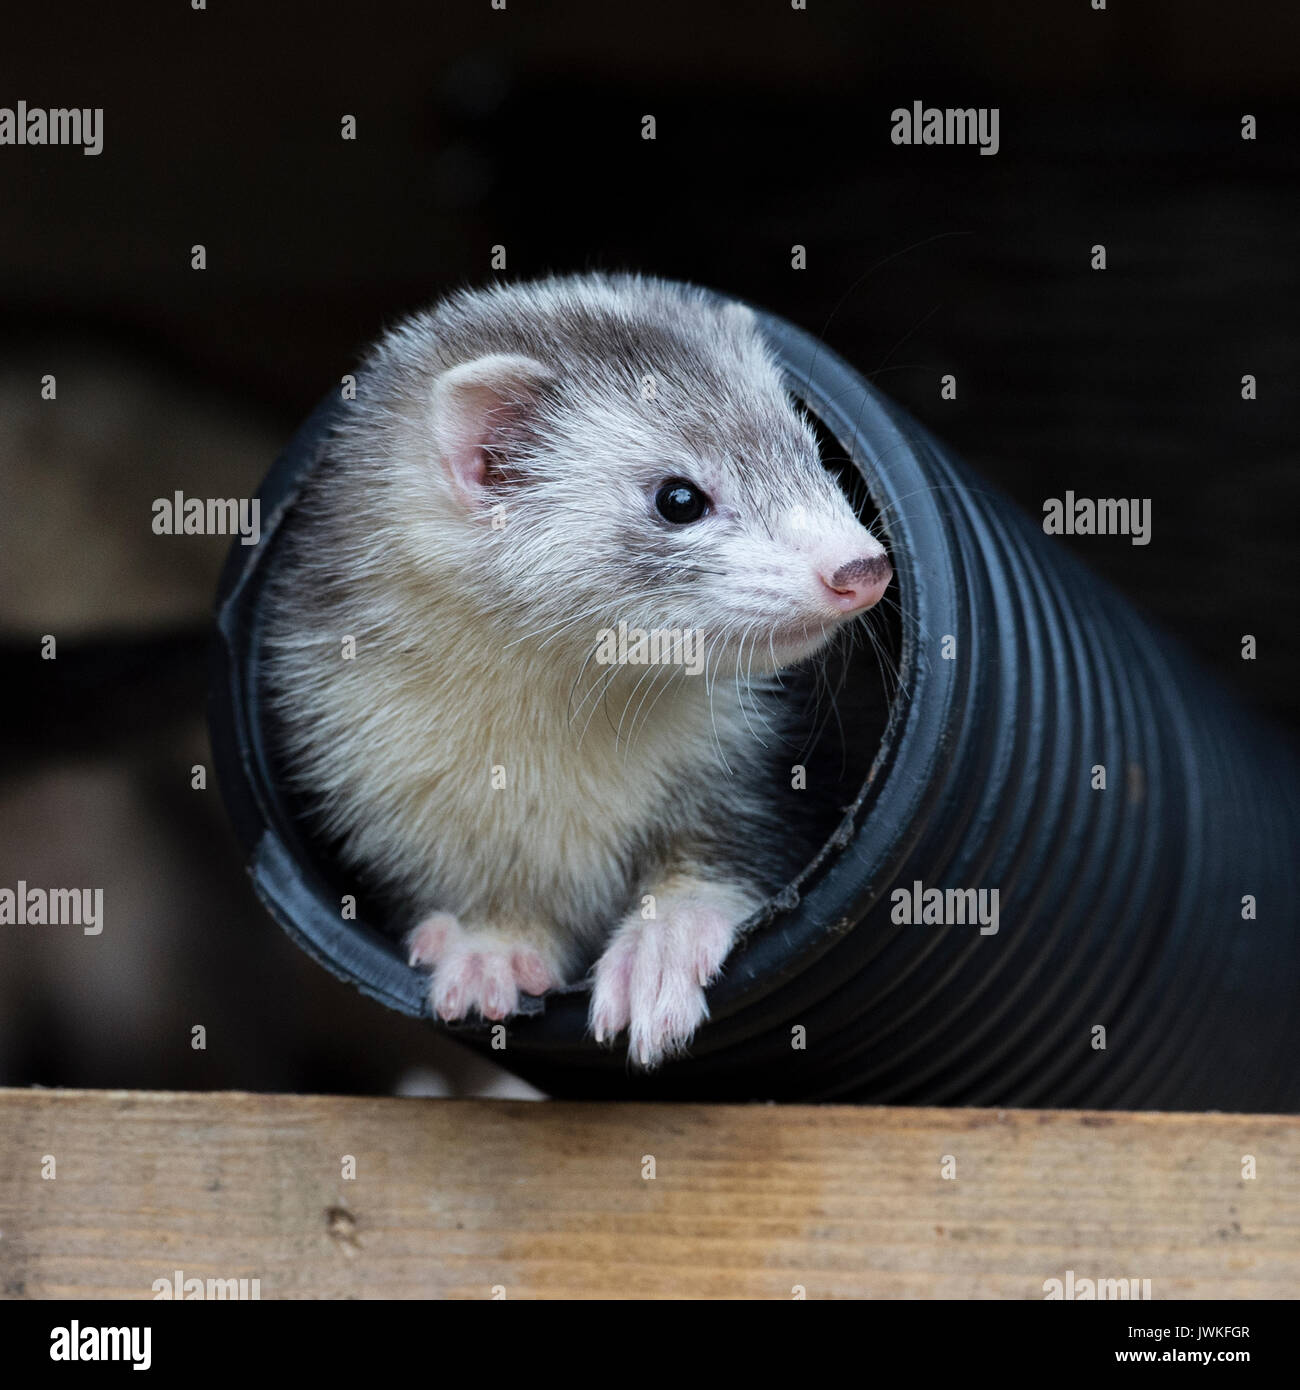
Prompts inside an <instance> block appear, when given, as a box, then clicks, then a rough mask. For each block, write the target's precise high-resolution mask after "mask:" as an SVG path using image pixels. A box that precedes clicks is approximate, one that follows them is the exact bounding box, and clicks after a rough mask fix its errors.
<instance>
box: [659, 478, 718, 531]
mask: <svg viewBox="0 0 1300 1390" xmlns="http://www.w3.org/2000/svg"><path fill="white" fill-rule="evenodd" d="M655 506H656V507H657V508H658V510H659V515H660V516H661V517H663V519H664V520H665V521H671V522H672V523H673V525H674V526H685V525H687V524H688V523H689V522H692V521H698V520H699V519H700V518H701V517H702V516H703V515H704V513H705V512H707V511H708V510H709V499H708V498H707V497H706V496H705V495H704V493H702V492H701V491H700V490H699V488H697V487H696V486H695V484H694V483H688V482H687V481H686V479H685V478H669V479H668V481H667V482H666V483H664V484H663V486H662V487H661V488H660V489H659V491H658V492H656V493H655Z"/></svg>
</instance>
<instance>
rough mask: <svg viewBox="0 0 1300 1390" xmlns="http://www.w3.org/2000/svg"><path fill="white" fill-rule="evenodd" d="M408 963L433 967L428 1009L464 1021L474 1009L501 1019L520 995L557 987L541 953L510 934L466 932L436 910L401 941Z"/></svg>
mask: <svg viewBox="0 0 1300 1390" xmlns="http://www.w3.org/2000/svg"><path fill="white" fill-rule="evenodd" d="M406 946H407V951H408V957H409V960H410V963H411V964H412V965H424V966H432V968H433V1011H434V1013H436V1014H437V1015H438V1017H439V1018H445V1019H447V1020H449V1021H450V1020H453V1019H458V1018H464V1017H465V1016H466V1015H467V1014H469V1013H471V1012H473V1011H474V1010H477V1011H478V1012H479V1014H480V1015H481V1016H482V1017H483V1018H490V1019H500V1018H505V1017H507V1015H509V1014H512V1013H514V1011H515V1010H516V1009H517V1008H518V1007H519V994H520V991H522V992H523V993H524V994H545V993H546V991H547V990H548V989H553V988H554V987H555V986H556V985H557V984H559V978H558V974H557V970H556V968H555V965H554V963H553V962H551V961H548V960H547V959H546V957H545V955H544V954H543V952H542V951H541V950H539V949H537V948H536V947H535V946H533V945H531V944H529V943H528V942H526V941H524V940H521V939H520V938H519V937H517V936H514V935H512V934H511V933H509V932H506V931H503V930H500V929H493V928H483V929H481V930H476V931H466V930H465V928H464V927H462V926H461V924H460V922H459V921H457V919H456V918H455V917H453V916H452V915H451V913H449V912H435V913H434V914H433V916H432V917H426V918H425V920H424V921H423V922H421V923H420V925H419V926H418V927H416V928H415V930H414V931H412V932H411V934H410V935H409V936H408V937H407V939H406Z"/></svg>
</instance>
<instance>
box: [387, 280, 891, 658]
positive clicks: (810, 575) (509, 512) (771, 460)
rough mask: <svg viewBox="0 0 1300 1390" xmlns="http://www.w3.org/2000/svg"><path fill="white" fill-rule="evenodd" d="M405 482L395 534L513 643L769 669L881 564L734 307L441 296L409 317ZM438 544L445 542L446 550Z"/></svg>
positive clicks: (498, 294)
mask: <svg viewBox="0 0 1300 1390" xmlns="http://www.w3.org/2000/svg"><path fill="white" fill-rule="evenodd" d="M402 334H405V335H406V338H405V345H406V347H407V348H408V349H409V348H411V347H412V346H414V345H416V344H417V343H419V342H424V343H428V344H435V345H436V364H435V365H434V367H433V369H432V371H430V370H429V369H428V366H427V364H426V368H425V370H424V371H423V372H421V373H416V374H415V376H414V377H413V378H411V379H410V380H409V381H408V387H407V389H408V391H409V392H411V393H413V394H414V397H415V399H416V400H418V401H420V402H422V411H423V414H422V423H421V435H420V436H419V437H417V439H416V440H414V441H413V447H412V448H409V449H407V450H404V453H406V455H407V457H408V458H409V459H412V460H413V463H414V466H415V468H416V470H417V472H418V473H419V475H420V476H421V477H422V479H423V482H422V484H421V486H422V487H423V488H425V490H426V491H425V493H424V495H421V496H418V497H417V498H416V504H415V505H414V506H411V507H409V508H408V509H407V515H406V530H405V540H406V542H407V543H408V544H409V545H410V546H412V547H414V549H415V551H416V552H419V551H420V549H421V548H422V547H427V548H428V549H429V550H430V553H433V552H435V551H436V553H437V555H438V557H439V559H440V561H442V562H444V563H445V561H446V560H447V559H448V558H450V559H451V560H452V561H453V563H454V564H455V565H456V567H457V569H458V571H459V573H460V574H462V575H463V582H464V584H465V585H466V586H467V587H468V586H473V589H474V592H475V594H476V595H477V596H478V597H479V598H481V599H485V600H487V601H488V602H490V604H491V605H492V607H493V609H494V611H495V612H497V613H499V614H501V615H510V621H511V625H512V626H513V627H515V628H516V629H517V630H518V632H519V633H521V634H523V633H527V634H529V640H535V641H536V642H537V643H539V644H540V643H543V642H548V643H550V644H552V646H553V647H554V645H555V644H557V643H559V644H562V645H563V649H565V650H570V649H571V650H572V652H573V653H574V655H575V656H576V655H578V654H581V653H586V652H590V651H591V650H592V648H593V646H594V645H595V644H596V643H597V642H598V640H599V635H600V634H601V633H602V632H604V631H608V630H609V629H611V628H614V627H616V626H617V625H618V624H619V623H626V624H627V626H628V629H629V630H643V631H645V632H648V633H653V632H656V631H658V632H672V631H690V632H696V633H702V634H703V643H704V648H705V650H706V652H707V654H708V661H709V669H710V670H714V671H716V670H724V671H725V670H736V669H740V670H742V671H744V672H745V673H747V674H755V675H757V674H760V673H764V672H770V671H773V670H776V669H778V668H780V667H783V666H788V665H790V664H792V663H794V662H797V661H799V660H800V659H802V658H803V657H805V656H808V655H809V654H811V653H812V652H814V651H815V650H817V648H818V647H820V646H821V645H822V644H823V643H824V642H825V641H826V640H827V639H828V638H829V637H830V635H831V634H832V633H833V632H834V631H835V630H836V629H837V628H839V627H840V626H841V625H842V624H844V623H846V622H848V621H849V620H851V619H852V618H854V617H855V616H856V615H858V614H861V613H863V612H865V611H866V610H867V609H869V608H871V607H872V606H873V605H875V604H876V603H878V602H879V601H880V599H881V597H882V596H883V595H884V593H885V589H886V587H887V586H888V584H889V580H890V577H891V574H892V570H891V568H890V565H889V561H888V559H887V558H886V555H885V549H884V547H883V546H882V545H881V543H880V541H879V540H878V539H877V538H876V537H875V536H873V535H872V534H871V532H870V531H868V530H867V529H866V528H865V527H864V526H863V525H862V524H861V523H860V522H859V520H858V519H857V517H856V516H855V514H854V512H853V509H852V508H851V507H850V505H849V503H848V501H847V500H846V498H845V497H844V495H843V493H842V492H841V491H840V488H839V486H838V485H837V483H836V482H835V480H834V479H833V478H832V477H831V475H830V474H829V473H828V472H827V471H826V469H825V468H824V467H823V465H822V462H821V458H820V454H819V449H818V445H817V440H816V437H815V435H814V433H813V430H812V428H811V426H810V425H809V423H808V422H807V420H806V419H805V418H803V416H801V414H800V413H799V412H798V411H797V410H796V408H795V407H794V405H793V403H792V401H791V399H790V397H789V395H788V393H787V390H786V387H785V384H784V383H783V381H782V379H781V375H780V372H779V370H778V368H777V366H776V364H775V362H774V360H773V358H772V355H771V353H770V351H769V349H768V348H767V347H766V345H765V344H764V342H763V339H762V337H761V335H760V333H759V330H758V326H757V322H756V320H755V318H754V315H753V313H752V312H751V311H750V310H749V309H747V308H744V307H743V306H740V305H736V304H731V305H724V304H721V303H719V302H718V301H716V300H714V299H713V298H711V297H710V296H708V295H706V294H704V293H703V292H700V291H696V290H692V289H689V288H687V287H685V286H679V285H673V284H668V283H664V282H660V281H647V280H643V279H640V278H636V277H592V276H583V277H575V278H572V279H564V280H550V281H543V282H540V283H538V284H534V285H523V286H515V287H501V288H497V289H493V290H489V291H485V292H476V293H467V294H464V295H461V296H459V297H457V298H455V299H453V300H451V301H449V302H448V303H447V304H444V305H443V306H441V307H440V308H439V309H437V310H435V311H433V313H432V314H430V315H428V316H425V317H424V318H423V319H421V320H416V321H414V322H413V323H412V324H411V325H408V326H407V327H406V328H405V329H403V330H399V333H398V335H397V337H398V340H399V345H400V342H401V335H402ZM449 548H450V552H451V554H450V556H449Z"/></svg>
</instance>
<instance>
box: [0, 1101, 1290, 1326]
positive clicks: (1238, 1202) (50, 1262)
mask: <svg viewBox="0 0 1300 1390" xmlns="http://www.w3.org/2000/svg"><path fill="white" fill-rule="evenodd" d="M47 1155H49V1156H52V1157H53V1160H54V1165H55V1167H54V1173H55V1175H54V1176H53V1177H52V1178H43V1177H42V1165H43V1163H46V1164H47V1165H48V1161H47V1159H46V1158H45V1156H47ZM347 1155H352V1156H353V1158H354V1159H355V1168H356V1176H355V1178H352V1179H348V1178H345V1177H344V1176H343V1169H344V1165H345V1163H346V1156H347ZM945 1156H951V1158H952V1159H953V1160H954V1161H955V1165H956V1176H955V1177H952V1178H945V1177H944V1176H943V1162H944V1158H945ZM647 1157H651V1158H653V1161H654V1176H653V1177H645V1176H643V1172H648V1171H649V1165H648V1163H647ZM1247 1157H1253V1159H1254V1162H1255V1170H1256V1172H1257V1176H1256V1177H1255V1178H1249V1177H1245V1176H1243V1163H1244V1162H1245V1160H1246V1159H1247ZM1298 1160H1300V1119H1296V1118H1292V1117H1278V1116H1258V1115H1255V1116H1250V1115H1247V1116H1242V1115H1198V1116H1193V1115H1158V1114H1117V1113H1085V1112H1056V1111H997V1112H994V1111H985V1110H922V1109H916V1110H913V1109H879V1108H866V1107H847V1106H836V1107H809V1106H780V1107H777V1106H704V1105H681V1106H678V1105H597V1104H590V1105H581V1104H568V1103H561V1102H539V1103H528V1102H521V1101H459V1100H398V1099H340V1098H335V1097H320V1096H279V1095H245V1094H240V1093H217V1094H163V1093H157V1094H155V1093H134V1092H93V1091H39V1090H38V1091H0V1287H2V1288H3V1292H4V1295H5V1296H7V1297H15V1296H18V1297H23V1296H28V1297H31V1296H66V1297H98V1296H113V1297H127V1298H133V1297H139V1298H151V1297H153V1296H154V1289H153V1284H154V1281H155V1280H158V1279H168V1280H170V1279H171V1278H172V1277H173V1274H174V1272H175V1271H177V1270H180V1271H182V1272H183V1274H184V1276H185V1277H186V1278H199V1279H204V1280H206V1279H209V1278H213V1279H237V1278H241V1277H242V1278H247V1279H258V1280H260V1296H261V1297H262V1298H264V1299H266V1298H305V1297H329V1298H347V1297H351V1298H382V1297H397V1298H404V1297H439V1298H441V1297H447V1298H490V1297H492V1296H493V1290H494V1287H495V1288H497V1289H499V1290H500V1289H503V1290H504V1292H505V1296H507V1297H509V1298H534V1297H558V1298H590V1297H613V1298H620V1297H646V1298H671V1297H686V1298H715V1297H720V1298H790V1297H792V1296H793V1292H794V1290H795V1287H796V1286H802V1287H803V1288H804V1289H805V1290H806V1294H807V1297H809V1298H826V1297H865V1298H931V1297H950V1298H963V1299H965V1298H1042V1297H1043V1296H1044V1281H1045V1280H1048V1279H1051V1278H1061V1279H1063V1278H1064V1277H1065V1272H1066V1270H1071V1269H1072V1270H1073V1271H1074V1273H1075V1278H1076V1279H1080V1278H1094V1279H1096V1278H1115V1279H1118V1278H1125V1279H1127V1278H1136V1279H1150V1281H1151V1294H1152V1297H1154V1298H1157V1299H1162V1298H1181V1297H1209V1298H1241V1297H1264V1298H1279V1297H1282V1298H1291V1297H1296V1296H1297V1293H1298V1292H1300V1161H1298Z"/></svg>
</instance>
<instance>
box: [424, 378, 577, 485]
mask: <svg viewBox="0 0 1300 1390" xmlns="http://www.w3.org/2000/svg"><path fill="white" fill-rule="evenodd" d="M553 375H554V373H552V372H551V370H550V369H549V368H548V367H544V366H543V365H542V364H541V363H540V362H536V361H534V360H533V359H532V358H531V357H516V356H512V355H511V354H508V353H495V354H493V355H491V356H488V357H476V358H475V359H474V360H473V361H472V362H463V363H461V365H460V366H458V367H452V368H450V369H449V370H447V371H445V372H444V373H443V374H442V375H441V376H440V377H439V378H438V380H437V381H436V382H435V383H434V387H433V401H432V415H433V432H434V438H435V440H436V441H437V446H438V454H439V457H440V458H441V460H442V464H443V467H444V468H445V469H446V470H447V476H448V478H449V479H450V480H451V484H452V488H453V490H454V491H455V493H456V495H457V496H458V497H459V498H460V500H461V501H462V502H463V503H464V504H465V505H466V506H467V507H475V506H478V505H479V504H480V503H481V502H482V501H483V496H484V492H485V490H486V489H487V488H488V487H489V486H490V485H491V484H492V482H493V481H494V480H496V479H498V478H499V477H502V476H505V475H506V474H508V473H509V468H510V457H509V451H510V447H511V445H512V444H517V443H518V440H519V435H520V425H521V424H523V423H524V422H525V421H526V419H527V416H528V414H529V412H530V411H531V410H532V409H533V407H534V406H535V405H536V402H537V393H538V389H539V388H540V387H541V386H542V385H543V384H544V383H545V382H546V381H548V380H550V379H551V378H552V377H553Z"/></svg>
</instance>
